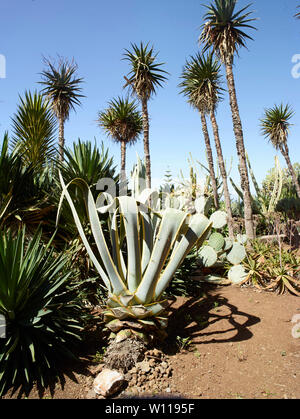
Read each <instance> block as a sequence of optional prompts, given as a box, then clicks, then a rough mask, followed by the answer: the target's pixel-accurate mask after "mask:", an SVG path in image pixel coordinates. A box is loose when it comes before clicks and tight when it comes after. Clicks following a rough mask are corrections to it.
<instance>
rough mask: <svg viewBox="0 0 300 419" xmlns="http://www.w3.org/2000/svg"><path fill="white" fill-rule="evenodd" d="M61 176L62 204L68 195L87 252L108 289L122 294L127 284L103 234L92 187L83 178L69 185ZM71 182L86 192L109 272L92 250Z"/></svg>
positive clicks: (89, 212) (97, 241) (97, 239)
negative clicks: (76, 205) (115, 263)
mask: <svg viewBox="0 0 300 419" xmlns="http://www.w3.org/2000/svg"><path fill="white" fill-rule="evenodd" d="M59 176H60V182H61V185H62V187H63V193H62V196H61V200H60V204H61V203H62V200H63V198H64V196H66V198H67V201H68V203H69V205H70V208H71V211H72V214H73V217H74V221H75V223H76V226H77V229H78V232H79V234H80V236H81V239H82V241H83V243H84V245H85V247H86V250H87V252H88V253H89V255H90V257H91V260H92V262H93V263H94V265H95V267H96V269H97V270H98V272H99V274H100V276H101V278H102V279H103V281H104V283H105V285H106V287H107V288H108V290H110V291H111V288H112V290H113V292H114V293H115V294H117V295H118V294H120V293H121V292H122V291H124V290H126V286H125V284H124V283H123V281H122V279H121V277H120V275H119V273H118V271H117V269H116V266H115V265H114V263H113V260H112V257H111V255H110V252H109V250H108V248H107V244H106V242H105V238H104V235H103V231H102V228H101V223H100V221H99V217H98V214H97V209H96V205H95V201H94V198H93V196H92V193H91V191H90V188H89V187H88V185H87V183H86V182H85V181H83V180H82V179H74V180H73V181H71V182H70V183H69V184H68V185H67V186H66V185H65V183H64V181H63V178H62V176H61V173H59ZM71 183H75V184H77V185H78V186H79V187H81V189H82V191H83V193H84V197H85V201H86V202H87V210H88V215H89V219H90V223H91V228H92V232H93V235H94V238H95V242H96V245H97V248H98V251H99V254H100V255H101V258H102V261H103V264H104V266H105V268H106V271H107V274H106V273H105V271H104V270H103V269H102V267H101V265H100V263H99V262H98V260H97V258H96V256H95V254H94V252H93V251H92V249H91V247H90V245H89V243H88V241H87V238H86V236H85V233H84V231H83V228H82V225H81V222H80V219H79V217H78V214H77V211H76V209H75V206H74V204H73V202H72V199H71V197H70V194H69V192H68V186H69V185H70V184H71ZM59 210H60V207H59V209H58V214H59Z"/></svg>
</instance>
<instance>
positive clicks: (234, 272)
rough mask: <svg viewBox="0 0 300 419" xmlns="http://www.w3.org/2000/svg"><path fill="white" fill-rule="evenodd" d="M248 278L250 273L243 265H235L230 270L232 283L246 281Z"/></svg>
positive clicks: (229, 277) (229, 275) (229, 276)
mask: <svg viewBox="0 0 300 419" xmlns="http://www.w3.org/2000/svg"><path fill="white" fill-rule="evenodd" d="M247 278H248V273H247V272H246V270H245V268H244V267H243V266H242V265H235V266H233V267H232V268H231V269H230V270H229V272H228V279H230V281H231V283H232V284H240V283H241V282H243V281H246V280H247Z"/></svg>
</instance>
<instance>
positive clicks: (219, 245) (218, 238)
mask: <svg viewBox="0 0 300 419" xmlns="http://www.w3.org/2000/svg"><path fill="white" fill-rule="evenodd" d="M208 245H209V246H211V247H212V248H213V249H214V250H215V251H216V252H217V253H218V252H220V251H221V250H222V249H223V248H224V245H225V239H224V237H223V236H222V234H221V233H217V232H215V233H212V234H211V235H210V237H209V240H208Z"/></svg>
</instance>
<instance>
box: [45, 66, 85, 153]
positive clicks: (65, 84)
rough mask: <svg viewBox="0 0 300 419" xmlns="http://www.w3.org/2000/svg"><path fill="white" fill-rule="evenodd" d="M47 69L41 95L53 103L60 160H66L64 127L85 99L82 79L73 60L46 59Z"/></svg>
mask: <svg viewBox="0 0 300 419" xmlns="http://www.w3.org/2000/svg"><path fill="white" fill-rule="evenodd" d="M44 61H45V64H46V69H45V70H43V71H42V73H41V76H42V79H43V80H42V81H41V82H39V83H40V84H42V85H43V86H44V88H43V89H42V91H41V93H42V94H43V95H44V96H46V98H47V99H48V100H49V102H50V103H51V107H52V109H53V112H54V114H55V115H56V117H57V119H58V122H59V138H58V143H59V159H60V160H61V161H63V160H64V147H65V136H64V125H65V121H67V120H68V119H69V116H70V111H71V110H75V107H76V105H77V106H78V105H80V103H81V102H80V99H81V98H82V97H84V96H83V95H82V94H81V91H82V88H81V83H82V82H83V79H82V78H78V77H77V75H76V72H77V69H78V66H77V64H76V63H75V62H74V61H73V60H72V61H69V60H68V59H66V58H60V59H59V62H58V63H57V64H56V63H55V62H51V61H50V60H47V59H44Z"/></svg>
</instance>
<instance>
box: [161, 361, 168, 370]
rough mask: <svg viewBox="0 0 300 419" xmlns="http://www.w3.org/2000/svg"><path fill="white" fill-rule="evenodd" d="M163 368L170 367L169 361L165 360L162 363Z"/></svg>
mask: <svg viewBox="0 0 300 419" xmlns="http://www.w3.org/2000/svg"><path fill="white" fill-rule="evenodd" d="M160 365H161V366H162V368H168V363H167V362H165V361H163V362H162V363H161V364H160Z"/></svg>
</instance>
